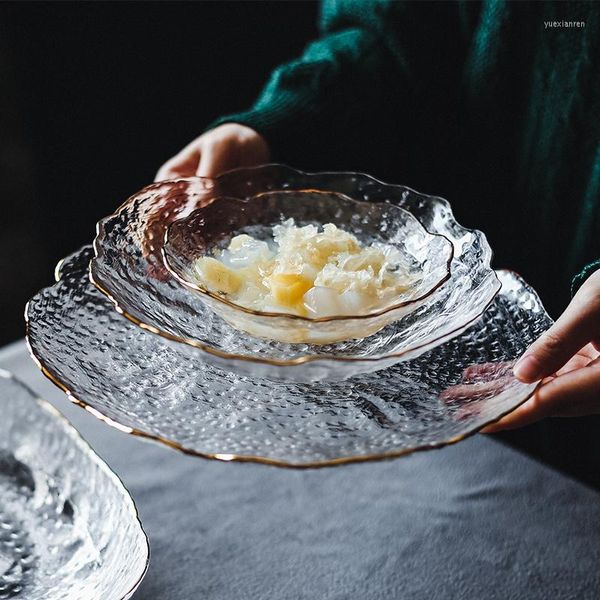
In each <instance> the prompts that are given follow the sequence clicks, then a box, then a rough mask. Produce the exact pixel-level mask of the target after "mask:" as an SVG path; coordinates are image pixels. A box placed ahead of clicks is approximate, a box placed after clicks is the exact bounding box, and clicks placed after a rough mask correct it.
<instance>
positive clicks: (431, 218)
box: [90, 165, 500, 382]
mask: <svg viewBox="0 0 600 600" xmlns="http://www.w3.org/2000/svg"><path fill="white" fill-rule="evenodd" d="M273 190H321V191H322V190H325V191H333V192H337V193H341V194H344V195H346V196H348V197H350V198H354V199H355V200H360V201H367V202H368V201H375V202H390V203H392V204H393V205H395V206H399V207H400V208H403V209H405V210H407V211H409V212H410V213H412V214H413V215H414V216H415V217H416V218H417V219H418V220H419V221H420V222H421V223H422V224H423V226H424V227H425V228H426V229H427V230H428V231H429V232H430V233H433V234H440V235H443V236H445V237H446V238H448V239H449V240H450V241H451V242H452V244H453V246H454V258H453V260H452V263H451V271H452V274H451V278H450V280H449V281H448V282H446V283H445V284H443V285H442V286H440V287H439V288H438V289H437V290H436V291H435V292H434V293H433V294H431V296H429V297H428V299H427V302H426V303H425V304H424V305H423V306H420V307H418V308H417V309H416V310H414V311H412V312H410V314H408V315H407V316H405V317H404V318H403V319H402V322H401V325H400V324H399V323H392V324H390V325H388V326H386V327H385V328H384V329H382V330H380V331H379V332H377V333H376V334H374V335H371V336H370V337H368V338H364V339H361V340H350V341H346V342H341V343H337V344H331V345H307V344H286V343H281V342H275V341H269V340H260V339H258V338H254V337H252V336H249V335H247V334H243V333H240V332H239V331H237V330H236V329H235V328H233V327H231V326H230V325H228V324H227V323H226V322H225V321H223V319H221V318H219V317H218V316H216V315H215V314H214V312H213V311H212V310H210V309H208V308H207V307H204V306H201V305H200V304H199V303H193V304H190V293H189V290H187V289H185V288H184V287H183V286H182V285H181V284H180V283H179V282H178V281H176V280H175V279H174V278H173V277H172V276H171V275H169V273H168V272H167V270H166V269H165V266H164V264H163V262H162V258H161V251H160V250H161V246H162V240H163V239H164V236H165V232H166V229H167V227H168V226H169V225H170V224H171V223H173V222H174V221H176V220H179V219H183V218H185V217H187V216H189V215H190V214H191V213H192V212H193V211H194V210H196V209H197V208H199V207H201V206H204V205H206V204H207V203H208V202H210V201H211V200H212V199H214V198H215V197H219V196H229V197H234V198H242V199H250V198H252V197H254V196H256V195H257V194H261V193H265V192H270V191H273ZM94 248H95V253H96V257H95V258H94V260H92V263H91V268H90V272H91V277H92V280H93V282H94V283H95V284H96V285H97V286H98V288H99V289H101V291H103V292H104V293H105V294H107V295H108V296H109V297H110V298H111V299H112V300H113V302H114V303H115V304H116V305H117V306H118V307H119V309H120V310H121V311H122V312H123V314H124V316H125V317H127V318H129V319H131V320H132V321H133V322H134V323H137V324H140V323H141V324H144V325H145V326H146V328H148V329H150V330H151V331H154V332H156V333H159V334H162V335H166V336H167V337H170V338H171V339H176V340H177V341H179V342H182V343H186V344H188V345H191V346H194V348H196V349H197V351H199V353H200V354H202V356H203V357H204V360H205V361H206V362H209V363H211V364H213V365H215V366H218V367H223V368H227V369H231V370H236V371H237V372H238V373H240V374H244V375H249V376H257V377H268V378H271V379H282V380H289V381H297V382H311V381H318V380H323V379H329V380H335V379H344V378H347V377H352V376H354V375H357V374H360V373H367V372H372V371H375V370H377V369H383V368H386V367H388V366H390V365H392V364H395V363H396V362H398V361H399V360H407V359H411V358H415V357H416V356H418V355H419V354H421V353H422V352H425V351H427V350H428V349H430V348H432V347H434V346H435V345H437V344H440V343H442V342H443V341H445V340H447V339H450V338H451V337H453V336H456V335H458V334H459V333H460V332H461V331H463V330H464V328H465V327H467V326H468V325H469V324H470V323H472V322H473V321H474V320H475V319H477V318H478V317H479V316H480V315H481V314H482V313H483V311H484V310H485V309H486V307H487V306H488V304H489V303H490V302H491V301H492V299H493V298H494V296H495V295H496V294H497V293H498V290H499V288H500V284H499V282H498V279H497V277H496V275H495V273H494V271H493V270H492V269H491V267H490V260H491V250H490V247H489V245H488V243H487V241H486V239H485V236H484V235H483V234H482V233H481V232H479V231H473V230H468V229H465V228H464V227H461V226H460V225H459V224H458V223H457V222H456V221H455V219H454V217H453V215H452V210H451V209H450V207H449V205H448V202H446V201H445V200H443V199H442V198H436V197H432V196H426V195H424V194H419V193H418V192H415V191H413V190H411V189H409V188H406V187H404V186H393V185H387V184H384V183H381V182H379V181H377V180H375V179H373V178H371V177H369V176H367V175H362V174H356V173H318V174H306V173H301V172H299V171H295V170H293V169H290V168H288V167H283V166H281V165H268V166H263V167H257V168H253V169H240V170H237V171H231V172H229V173H226V174H224V175H222V176H221V177H219V178H217V179H200V178H191V179H187V180H179V181H175V182H163V183H158V184H154V185H151V186H148V187H147V188H144V189H143V190H142V191H140V192H138V193H137V194H135V195H134V196H132V197H131V198H130V199H129V200H128V201H127V202H125V204H124V205H123V206H122V207H121V208H120V209H119V210H118V211H117V212H116V213H115V214H114V215H111V216H109V217H107V218H105V219H103V220H102V221H100V223H99V224H98V235H97V237H96V239H95V241H94ZM173 306H177V307H178V310H176V311H173V310H172V307H173ZM167 323H168V324H169V331H165V330H163V329H161V326H163V325H165V324H167ZM165 326H166V325H165ZM174 332H187V337H180V336H179V335H176V334H175V333H174Z"/></svg>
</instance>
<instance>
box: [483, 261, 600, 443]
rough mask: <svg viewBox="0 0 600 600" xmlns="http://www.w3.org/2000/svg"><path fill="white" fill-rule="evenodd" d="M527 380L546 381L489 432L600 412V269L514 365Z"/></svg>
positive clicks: (528, 381) (490, 428)
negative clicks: (547, 418) (550, 419)
mask: <svg viewBox="0 0 600 600" xmlns="http://www.w3.org/2000/svg"><path fill="white" fill-rule="evenodd" d="M514 374H515V376H516V377H517V378H518V379H520V380H521V381H523V382H524V383H533V382H534V381H538V380H541V384H540V386H539V387H538V388H537V390H536V391H535V393H534V395H533V396H532V397H531V398H530V399H529V400H527V402H525V403H524V404H522V405H521V406H520V407H519V408H517V409H516V410H514V411H513V412H512V413H510V414H509V415H507V416H505V417H504V418H502V419H500V421H498V422H497V423H494V424H492V425H489V426H488V427H486V428H485V429H484V431H485V432H486V433H491V432H495V431H500V430H502V429H514V428H516V427H521V426H523V425H527V424H529V423H533V422H534V421H538V420H539V419H543V418H544V417H570V416H582V415H589V414H595V413H600V270H598V271H596V272H595V273H593V274H592V275H591V276H590V277H588V279H587V280H586V281H585V282H584V284H583V285H582V286H581V288H580V289H579V291H578V292H577V294H575V296H574V298H573V300H572V301H571V303H570V304H569V306H568V307H567V309H566V310H565V311H564V313H563V314H562V315H561V316H560V318H559V319H558V320H557V321H556V323H554V325H553V326H552V327H550V329H548V331H546V332H545V333H543V334H542V335H541V337H540V338H539V339H538V340H537V341H536V342H534V343H533V344H532V345H531V346H530V348H529V349H528V350H527V351H526V352H525V354H524V355H523V356H522V357H521V359H520V360H519V361H518V362H517V364H516V365H515V368H514Z"/></svg>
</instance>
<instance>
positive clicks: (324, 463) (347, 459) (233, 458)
mask: <svg viewBox="0 0 600 600" xmlns="http://www.w3.org/2000/svg"><path fill="white" fill-rule="evenodd" d="M26 340H27V348H28V350H29V353H30V355H31V357H32V359H33V361H34V362H35V364H36V365H37V366H38V368H39V369H40V371H41V372H42V374H43V375H44V376H45V377H47V378H48V379H49V380H50V381H51V382H52V383H53V384H54V385H56V386H57V387H58V388H60V389H61V390H62V391H63V392H64V393H65V394H66V395H67V398H68V399H69V400H70V401H71V402H72V403H73V404H75V405H77V406H79V407H80V408H83V409H84V410H86V411H87V412H89V413H90V414H92V415H94V417H96V418H97V419H99V420H100V421H103V422H104V423H106V424H107V425H110V426H111V427H113V428H115V429H117V430H118V431H121V432H124V433H128V434H130V435H133V436H136V437H140V438H143V439H146V440H152V441H154V442H158V443H160V444H163V445H165V446H168V447H169V448H171V449H173V450H177V451H179V452H182V453H183V454H187V455H189V456H196V457H198V458H204V459H207V460H217V461H220V462H241V463H257V464H261V465H268V466H272V467H282V468H286V469H319V468H323V467H336V466H340V465H347V464H352V463H363V462H372V461H379V460H387V459H392V458H400V457H402V456H407V455H409V454H412V453H414V452H424V451H426V450H438V449H441V448H444V447H446V446H451V445H453V444H456V443H458V442H461V441H462V440H465V439H467V438H469V437H471V436H473V435H475V434H476V433H478V432H479V431H481V430H482V429H484V428H485V427H487V426H488V425H492V424H493V423H496V422H497V421H499V420H500V419H502V418H504V417H505V416H506V415H508V414H510V413H511V412H513V411H514V410H516V409H517V408H518V407H519V406H521V405H522V404H524V403H525V402H527V400H529V399H530V398H531V397H532V396H533V395H534V394H535V392H536V390H537V388H538V387H539V386H540V384H541V381H540V382H538V384H537V385H536V386H535V388H533V390H532V391H531V392H530V393H529V394H528V395H527V396H526V397H525V398H524V399H523V400H521V401H520V402H518V403H517V404H515V405H514V406H513V407H511V408H510V409H508V410H506V411H503V412H502V413H501V414H500V415H499V416H498V417H495V418H494V419H490V420H489V421H486V422H485V423H482V424H481V425H479V426H477V427H476V428H474V429H473V430H472V431H467V432H466V433H462V434H459V435H456V436H454V437H452V438H450V439H448V440H445V441H443V442H436V443H432V444H426V445H423V446H415V447H414V448H405V449H403V450H396V451H392V452H381V453H378V454H363V455H357V456H342V457H338V458H332V459H329V460H321V461H313V462H304V463H294V462H288V461H285V460H279V459H275V458H268V457H265V456H255V455H248V454H232V453H228V452H218V453H210V452H201V451H199V450H194V449H192V448H188V447H186V446H184V445H182V444H179V443H178V442H174V441H173V440H169V439H167V438H163V437H161V436H159V435H156V434H153V433H149V432H146V431H142V430H141V429H137V428H135V427H130V426H128V425H122V424H121V423H119V422H118V421H115V420H114V419H112V418H111V417H108V416H107V415H105V414H104V413H103V412H102V411H100V410H98V409H96V408H94V407H93V406H91V405H90V404H88V403H87V402H84V401H83V400H80V399H79V398H77V396H75V394H73V392H72V391H71V390H70V389H69V388H68V387H67V386H66V385H65V384H64V383H63V382H62V381H61V380H60V379H59V378H58V376H56V375H55V374H53V373H52V372H51V371H50V370H49V369H48V368H47V367H46V366H45V365H44V364H43V362H42V360H41V358H40V357H38V356H37V355H36V354H35V352H34V350H33V348H32V346H31V341H30V339H29V328H27V334H26ZM140 581H141V580H140ZM138 585H139V584H138Z"/></svg>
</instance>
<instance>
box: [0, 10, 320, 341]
mask: <svg viewBox="0 0 600 600" xmlns="http://www.w3.org/2000/svg"><path fill="white" fill-rule="evenodd" d="M317 12H318V4H317V3H314V2H194V3H191V2H190V3H167V2H164V3H163V2H160V3H150V2H148V3H147V2H143V3H142V2H140V3H121V2H120V3H95V2H94V3H87V2H83V3H62V2H60V3H59V2H48V3H4V4H0V170H1V173H0V208H1V211H0V279H1V281H2V284H1V285H2V291H1V292H0V315H2V316H1V318H0V345H3V344H5V343H7V342H9V341H11V340H14V339H17V338H19V337H22V336H23V334H24V322H23V307H24V304H25V302H26V301H27V300H28V298H29V297H31V296H32V295H33V294H34V293H35V292H36V291H37V290H38V289H39V288H41V287H43V286H45V285H48V284H49V283H51V282H52V273H53V269H54V266H55V264H56V262H57V261H58V260H59V259H60V258H61V257H62V256H64V255H65V254H67V253H69V252H71V251H73V250H75V249H77V248H78V247H80V246H82V245H83V244H86V243H89V242H91V240H92V238H93V236H94V231H95V229H94V227H95V223H96V221H97V220H98V219H100V218H101V217H103V216H104V215H106V214H108V213H110V212H112V210H113V209H114V208H116V207H117V206H118V205H119V204H121V203H122V202H123V201H124V200H125V199H126V198H127V197H128V196H129V195H130V194H132V193H133V192H135V191H136V190H138V189H139V188H141V187H142V186H144V185H145V184H147V183H150V182H151V181H152V179H153V178H154V175H155V173H156V171H157V169H158V167H159V166H160V165H161V164H162V162H164V161H165V160H166V159H167V158H169V157H170V156H171V155H173V154H175V153H176V152H177V151H178V150H179V149H180V148H181V147H182V146H183V145H185V144H186V143H188V142H189V141H190V140H191V139H192V138H193V137H195V136H197V135H199V134H200V133H202V131H203V130H204V128H205V127H206V125H207V124H208V123H210V121H211V120H212V119H214V118H215V117H217V116H220V115H222V114H225V113H228V112H232V111H235V110H239V109H243V108H246V107H247V106H249V105H250V104H251V103H252V101H253V100H254V98H255V96H256V95H257V94H258V92H259V90H260V88H261V87H262V85H263V83H264V82H265V80H266V79H267V77H268V75H269V73H270V71H271V70H272V69H273V68H274V67H275V66H276V65H278V64H279V63H281V62H283V61H286V60H289V59H291V58H293V57H294V56H296V55H298V54H299V53H300V52H301V51H302V48H303V47H304V45H305V44H306V42H307V40H310V39H311V38H314V37H315V35H316V31H317V27H316V22H317Z"/></svg>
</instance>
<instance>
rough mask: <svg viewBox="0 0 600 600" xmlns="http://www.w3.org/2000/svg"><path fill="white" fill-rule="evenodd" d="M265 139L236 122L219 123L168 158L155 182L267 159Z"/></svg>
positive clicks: (213, 173)
mask: <svg viewBox="0 0 600 600" xmlns="http://www.w3.org/2000/svg"><path fill="white" fill-rule="evenodd" d="M269 158H270V150H269V145H268V144H267V142H266V140H265V139H264V138H263V137H262V136H261V135H260V134H258V133H257V132H256V131H254V129H251V128H250V127H246V126H245V125H240V124H238V123H225V124H224V125H219V126H218V127H215V128H214V129H211V130H210V131H207V132H206V133H203V134H202V135H201V136H199V137H197V138H196V139H195V140H193V141H192V142H190V143H189V144H188V145H187V146H186V147H185V148H183V150H181V151H180V152H179V153H178V154H176V155H175V156H174V157H173V158H170V159H169V160H168V161H167V162H166V163H165V164H164V165H163V166H162V167H161V168H160V169H159V170H158V173H157V174H156V177H155V181H162V180H164V179H178V178H181V177H191V176H193V175H197V176H199V177H215V176H216V175H218V174H219V173H223V172H224V171H229V170H230V169H235V168H237V167H252V166H255V165H260V164H263V163H266V162H269Z"/></svg>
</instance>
